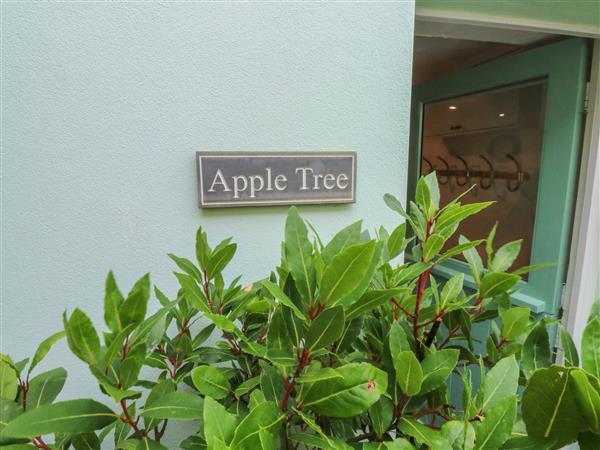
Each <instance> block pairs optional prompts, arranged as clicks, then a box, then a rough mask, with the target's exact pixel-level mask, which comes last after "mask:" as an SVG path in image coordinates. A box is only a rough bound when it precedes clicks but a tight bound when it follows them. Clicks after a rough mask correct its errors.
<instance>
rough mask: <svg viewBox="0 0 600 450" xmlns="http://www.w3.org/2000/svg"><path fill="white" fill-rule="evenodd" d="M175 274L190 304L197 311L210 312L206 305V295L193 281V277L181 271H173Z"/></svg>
mask: <svg viewBox="0 0 600 450" xmlns="http://www.w3.org/2000/svg"><path fill="white" fill-rule="evenodd" d="M175 276H176V277H177V280H178V281H179V284H180V285H181V287H182V288H183V291H184V292H185V298H186V299H187V300H188V301H189V302H190V304H191V305H192V306H193V307H194V308H196V309H197V310H198V311H202V312H203V313H205V314H207V313H208V314H210V313H212V311H211V309H210V307H209V306H208V301H207V299H206V296H205V295H204V293H203V292H202V291H201V290H200V287H199V286H198V284H197V283H196V282H195V281H194V278H193V277H191V276H189V275H185V274H183V273H175Z"/></svg>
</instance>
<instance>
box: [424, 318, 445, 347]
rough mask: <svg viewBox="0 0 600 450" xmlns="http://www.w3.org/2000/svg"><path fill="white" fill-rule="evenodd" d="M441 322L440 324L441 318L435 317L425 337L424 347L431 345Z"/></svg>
mask: <svg viewBox="0 0 600 450" xmlns="http://www.w3.org/2000/svg"><path fill="white" fill-rule="evenodd" d="M441 324H442V319H441V318H439V319H437V320H436V321H435V322H434V324H433V326H432V327H431V329H430V330H429V333H427V338H426V339H425V347H431V344H433V340H434V339H435V335H436V334H437V332H438V331H439V329H440V325H441Z"/></svg>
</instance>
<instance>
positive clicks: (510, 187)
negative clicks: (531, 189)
mask: <svg viewBox="0 0 600 450" xmlns="http://www.w3.org/2000/svg"><path fill="white" fill-rule="evenodd" d="M506 157H507V158H508V159H510V160H511V161H512V162H513V163H514V164H515V166H516V168H517V184H516V185H514V186H513V185H511V184H510V180H508V179H507V180H506V189H508V190H509V191H510V192H515V191H517V190H518V189H519V188H520V187H521V183H522V182H523V171H522V170H521V164H519V161H517V160H516V159H515V158H514V156H512V155H511V154H510V153H507V154H506Z"/></svg>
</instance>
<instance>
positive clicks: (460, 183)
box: [455, 155, 471, 186]
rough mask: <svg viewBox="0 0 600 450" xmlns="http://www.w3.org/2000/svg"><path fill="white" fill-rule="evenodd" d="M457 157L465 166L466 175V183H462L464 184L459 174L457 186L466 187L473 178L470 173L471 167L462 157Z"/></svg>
mask: <svg viewBox="0 0 600 450" xmlns="http://www.w3.org/2000/svg"><path fill="white" fill-rule="evenodd" d="M455 157H456V158H457V159H460V162H462V163H463V166H465V175H464V178H463V180H464V181H462V182H461V181H459V175H458V174H457V175H456V184H457V185H458V186H464V185H465V184H467V183H468V182H469V180H470V178H471V177H470V173H469V165H468V164H467V162H466V161H465V160H464V159H463V158H462V157H460V156H458V155H456V156H455Z"/></svg>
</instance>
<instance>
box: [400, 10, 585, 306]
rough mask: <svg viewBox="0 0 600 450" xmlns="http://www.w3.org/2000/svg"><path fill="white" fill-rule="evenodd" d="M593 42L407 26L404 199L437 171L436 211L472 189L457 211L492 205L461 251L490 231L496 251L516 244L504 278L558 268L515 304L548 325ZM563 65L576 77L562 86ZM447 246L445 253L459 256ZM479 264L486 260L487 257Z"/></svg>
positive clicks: (563, 260)
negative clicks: (409, 80)
mask: <svg viewBox="0 0 600 450" xmlns="http://www.w3.org/2000/svg"><path fill="white" fill-rule="evenodd" d="M593 43H594V41H593V40H591V39H584V38H573V37H570V36H564V35H560V34H552V33H548V32H539V31H528V30H523V29H520V30H511V29H507V28H491V27H487V26H485V27H484V26H478V25H465V24H456V23H446V22H444V21H439V20H436V21H431V20H428V19H419V18H417V21H416V23H415V40H414V51H413V54H414V59H413V106H412V117H411V149H410V168H409V172H410V175H409V188H408V195H409V199H410V198H412V196H413V195H414V188H415V186H416V181H417V179H418V177H419V176H421V175H426V174H428V173H431V172H433V171H435V172H436V174H437V178H438V183H439V186H440V196H441V204H445V203H447V202H448V201H450V200H451V199H453V198H455V197H457V196H458V195H459V194H461V193H463V192H464V191H465V190H467V189H468V188H470V187H472V186H474V187H472V188H471V190H470V191H469V193H468V194H467V195H466V196H465V198H464V203H470V202H481V201H494V202H495V203H494V205H493V206H492V207H490V208H487V209H486V210H484V212H482V213H480V214H477V216H475V217H473V218H472V219H469V220H467V221H465V222H464V227H463V228H462V229H461V230H462V232H463V233H464V234H465V235H466V236H467V237H468V238H469V239H470V240H475V239H485V238H486V237H487V235H488V233H489V232H490V230H491V229H492V227H493V226H494V224H495V223H496V222H499V226H498V229H497V231H496V235H495V240H494V246H495V247H499V246H501V245H503V244H506V243H508V242H511V241H514V240H517V239H522V245H521V252H520V255H519V257H518V259H517V260H516V261H515V263H514V266H513V267H520V266H526V265H529V264H536V263H541V262H554V263H557V266H556V268H555V269H553V270H547V271H546V273H545V274H544V273H542V271H539V272H532V273H531V274H530V276H529V277H528V278H526V279H525V281H524V283H523V286H522V287H521V290H520V294H518V295H517V296H516V297H515V298H516V301H515V303H516V304H523V305H526V306H529V307H530V308H531V309H532V310H533V311H534V312H537V313H544V314H547V315H550V316H552V317H559V316H560V315H561V313H562V309H561V304H562V293H563V286H564V282H565V280H566V274H567V267H568V264H569V249H570V246H571V239H572V227H573V219H574V216H575V214H574V211H575V205H576V202H575V200H576V196H577V184H578V183H577V181H578V176H579V170H580V158H581V150H582V137H583V135H584V125H585V111H584V103H585V98H584V97H585V91H586V82H589V80H590V73H591V58H590V55H591V50H592V47H593ZM573 52H576V53H578V55H577V57H574V55H573ZM564 65H571V68H572V71H573V72H577V73H576V74H575V75H574V74H572V76H568V75H566V72H565V70H564ZM561 67H562V68H561ZM559 84H561V85H562V87H563V88H564V90H562V91H561V89H559ZM561 108H562V111H561ZM557 216H560V217H557ZM550 222H552V224H550ZM453 239H454V240H451V241H449V242H448V243H447V245H448V247H452V246H455V245H457V243H458V236H457V237H455V238H453ZM549 247H552V249H551V250H548V248H549ZM480 253H481V256H482V258H483V259H484V261H485V258H486V255H485V249H483V248H482V249H481V250H480ZM457 271H464V272H465V273H468V270H467V268H466V264H465V263H464V260H463V261H461V258H460V257H457V258H454V260H453V261H448V262H447V264H446V267H442V268H440V270H439V271H438V276H440V277H442V278H443V277H444V275H445V274H446V275H450V274H454V273H456V272H457ZM550 272H551V273H550ZM467 284H468V283H467Z"/></svg>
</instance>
